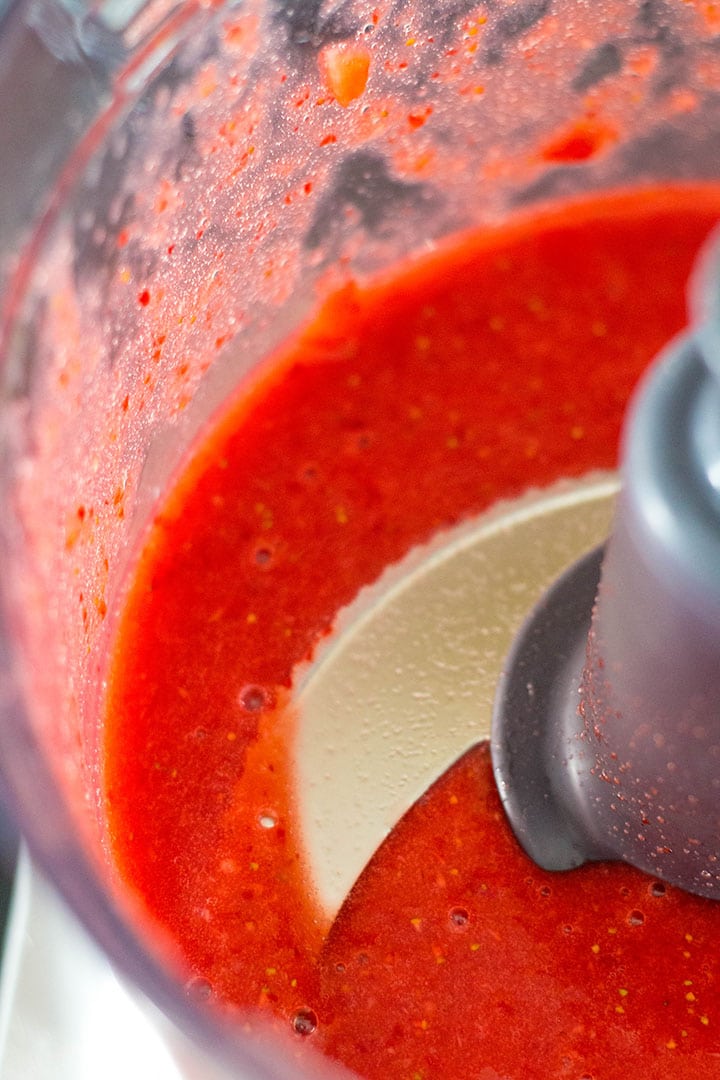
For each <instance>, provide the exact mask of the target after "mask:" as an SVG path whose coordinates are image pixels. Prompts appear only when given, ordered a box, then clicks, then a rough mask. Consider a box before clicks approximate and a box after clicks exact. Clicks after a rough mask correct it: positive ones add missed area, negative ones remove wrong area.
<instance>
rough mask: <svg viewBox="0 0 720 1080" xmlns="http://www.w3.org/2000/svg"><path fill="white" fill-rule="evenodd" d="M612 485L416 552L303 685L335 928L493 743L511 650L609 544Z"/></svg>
mask: <svg viewBox="0 0 720 1080" xmlns="http://www.w3.org/2000/svg"><path fill="white" fill-rule="evenodd" d="M616 492H617V480H616V479H615V477H612V476H608V475H603V476H601V477H598V476H595V477H594V478H591V479H588V480H587V481H583V482H579V483H574V484H568V483H562V484H560V485H556V486H555V487H553V488H552V489H551V490H549V491H545V492H542V493H538V492H535V493H533V494H530V495H527V496H524V497H523V498H521V499H518V500H516V501H514V502H512V503H504V504H502V505H500V506H498V507H496V508H495V509H494V510H493V511H492V512H490V513H488V514H486V515H483V516H482V517H481V518H479V519H477V520H475V521H472V522H469V523H465V524H464V525H462V526H460V527H459V528H457V529H454V530H451V531H449V532H447V533H445V534H443V535H442V536H440V537H438V538H436V540H435V541H433V543H432V544H430V545H428V546H427V547H424V548H419V549H416V550H414V551H413V552H411V553H410V554H409V555H408V557H407V558H406V559H404V560H403V561H402V562H401V563H399V564H398V565H397V566H394V567H391V568H390V569H389V570H388V571H387V572H386V573H385V574H384V575H383V576H382V577H381V579H380V581H379V582H377V583H376V584H375V585H373V586H371V587H370V588H367V589H363V590H362V591H361V593H360V594H359V595H358V597H357V599H356V600H355V601H354V603H353V604H351V605H350V606H349V607H348V608H346V609H345V610H344V611H343V612H341V614H340V616H339V618H338V621H337V624H336V627H335V630H334V633H333V634H332V636H331V637H330V639H329V641H328V643H327V644H326V645H325V646H324V647H323V648H322V649H321V650H320V652H319V653H318V655H317V657H316V658H315V660H314V662H313V663H312V664H311V665H309V666H308V667H307V669H305V670H304V671H303V672H301V673H299V678H298V680H297V682H296V685H297V686H298V692H297V693H298V697H297V703H298V707H299V712H300V720H299V725H298V734H297V746H296V754H295V761H296V775H295V783H296V794H297V801H298V807H299V817H300V824H301V834H302V838H303V841H304V848H305V859H306V864H307V866H306V870H307V874H308V878H309V880H310V881H311V882H313V883H314V885H315V887H316V889H317V893H318V898H319V901H320V903H321V905H322V907H323V908H324V910H325V912H326V914H327V915H328V917H332V916H334V914H335V913H336V912H337V910H338V908H339V907H340V905H341V904H342V902H343V900H344V899H345V897H346V896H347V894H348V892H349V890H350V889H351V887H352V885H353V883H354V882H355V880H356V879H357V877H358V875H359V874H360V872H361V871H362V870H363V868H364V866H365V865H366V863H367V862H368V860H369V859H370V857H371V856H372V854H373V853H374V851H375V850H376V849H377V847H378V846H379V845H380V844H381V843H382V841H383V839H384V838H385V837H386V836H387V834H388V832H389V831H390V830H391V829H392V827H393V826H394V825H395V824H396V822H397V821H398V820H399V819H400V817H401V816H402V815H403V814H404V813H405V811H406V810H408V809H409V807H410V806H411V805H412V804H413V803H414V802H415V800H416V799H417V798H418V797H419V796H420V795H421V794H422V793H423V792H424V791H425V790H427V788H428V787H429V786H430V785H431V784H432V783H433V781H434V780H436V779H437V778H438V777H439V776H440V775H441V774H442V773H443V772H444V771H445V769H447V768H448V766H450V765H451V764H452V763H453V762H454V761H455V760H457V758H458V757H460V756H461V755H462V754H463V753H464V752H465V751H466V750H467V749H469V748H470V747H471V746H472V745H474V744H475V743H477V742H478V741H479V740H481V739H486V738H487V737H488V736H489V733H490V718H491V713H492V703H493V698H494V694H495V687H496V684H497V680H498V677H499V675H500V672H501V670H502V667H503V663H504V660H505V657H506V655H507V652H508V650H509V648H510V644H511V642H512V639H513V637H514V635H515V633H516V632H517V630H518V629H519V627H520V625H521V624H522V622H523V620H524V619H525V617H526V615H527V614H528V613H529V611H530V609H531V608H532V606H533V605H534V604H535V603H536V601H537V600H538V599H539V598H540V596H541V595H542V593H543V592H544V590H545V589H546V588H547V587H548V586H549V585H550V584H551V582H552V581H554V580H555V578H556V577H557V576H558V574H559V573H561V571H562V570H564V569H565V568H566V567H567V566H569V565H570V564H571V563H572V562H573V561H574V560H575V559H577V558H578V557H579V556H580V555H582V554H584V553H585V552H587V551H589V550H590V549H591V548H592V547H594V546H595V545H596V544H598V543H600V542H601V541H602V540H603V539H604V538H605V537H606V536H607V534H608V532H609V528H610V521H611V516H612V506H613V502H614V496H615V494H616Z"/></svg>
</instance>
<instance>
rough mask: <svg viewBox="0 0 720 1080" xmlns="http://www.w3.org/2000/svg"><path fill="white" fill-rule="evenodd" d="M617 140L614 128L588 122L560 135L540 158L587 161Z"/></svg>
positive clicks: (546, 159)
mask: <svg viewBox="0 0 720 1080" xmlns="http://www.w3.org/2000/svg"><path fill="white" fill-rule="evenodd" d="M616 138H617V133H616V132H615V131H614V130H613V129H612V128H609V127H606V126H605V125H602V124H595V123H591V122H587V121H586V122H584V123H580V124H576V125H575V126H574V127H572V128H570V129H569V130H568V131H565V132H562V133H561V134H560V135H558V136H557V138H555V139H553V140H552V141H551V142H550V143H548V145H547V146H546V147H545V149H544V150H543V151H542V153H541V155H540V156H541V157H542V158H543V159H544V160H545V161H558V162H573V161H587V160H588V158H591V157H593V156H594V155H595V154H597V153H598V151H599V150H602V149H603V148H604V147H606V146H607V145H608V144H609V143H612V142H614V141H615V140H616Z"/></svg>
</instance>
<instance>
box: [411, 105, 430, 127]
mask: <svg viewBox="0 0 720 1080" xmlns="http://www.w3.org/2000/svg"><path fill="white" fill-rule="evenodd" d="M431 113H432V107H431V106H430V105H428V107H427V108H426V109H423V110H422V111H421V112H415V113H409V114H408V124H409V125H410V127H411V128H421V127H422V126H423V124H424V123H425V121H426V120H427V119H428V117H429V116H430V115H431Z"/></svg>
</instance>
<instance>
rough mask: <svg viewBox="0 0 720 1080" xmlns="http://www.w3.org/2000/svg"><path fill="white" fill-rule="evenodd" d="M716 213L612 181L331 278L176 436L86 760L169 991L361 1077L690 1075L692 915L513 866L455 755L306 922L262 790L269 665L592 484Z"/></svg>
mask: <svg viewBox="0 0 720 1080" xmlns="http://www.w3.org/2000/svg"><path fill="white" fill-rule="evenodd" d="M718 216H720V192H719V191H718V190H717V189H715V190H712V189H710V188H695V189H692V190H688V189H684V190H683V189H679V190H678V189H676V190H669V191H659V190H653V191H644V192H642V193H641V194H631V193H629V194H624V195H619V196H614V197H608V198H605V199H602V200H598V201H595V202H589V203H587V204H585V205H575V206H572V207H567V208H565V209H563V210H558V211H553V212H548V213H547V214H545V215H544V216H542V215H541V216H537V217H536V218H535V219H534V220H533V219H531V218H527V219H524V220H522V221H519V222H517V223H515V224H511V225H509V226H507V227H505V228H503V229H502V230H499V231H497V232H489V233H485V234H478V235H469V236H465V237H462V238H460V239H459V240H457V242H456V243H454V244H452V245H450V246H448V247H446V248H443V249H442V250H441V251H439V252H437V253H435V254H433V255H431V256H428V257H426V258H423V259H421V260H418V261H417V262H414V263H409V264H408V265H405V266H402V267H399V268H398V269H397V271H396V273H394V274H393V275H392V276H389V277H387V278H386V279H382V280H379V281H377V282H375V283H373V284H371V285H368V286H363V287H359V286H358V287H356V286H354V285H353V286H348V287H347V288H346V289H345V290H343V291H342V292H340V293H338V294H337V295H335V296H334V297H332V298H331V299H330V300H329V301H328V302H327V303H326V304H325V306H324V307H323V308H322V310H321V311H320V312H319V314H318V315H317V317H316V318H315V319H314V321H313V322H312V323H311V324H309V325H308V326H307V327H306V328H305V329H304V330H303V331H302V332H301V333H300V334H299V335H298V336H297V337H296V338H295V339H294V340H292V341H291V342H290V343H289V344H288V345H287V347H286V348H285V349H284V350H283V351H281V352H280V353H279V354H278V355H277V356H275V357H273V358H272V360H271V361H269V362H268V364H267V365H266V367H265V368H264V370H263V371H262V372H261V375H260V376H259V377H258V379H257V380H256V381H255V383H254V384H253V385H252V386H251V387H249V388H246V389H245V390H244V391H243V393H241V394H240V396H239V397H238V398H237V400H236V401H235V402H234V403H233V404H232V405H231V407H230V408H229V409H228V410H227V412H226V413H225V414H224V415H223V417H222V418H221V420H220V421H219V422H218V423H217V424H216V426H214V427H213V429H212V430H211V431H209V432H208V433H207V434H206V435H205V436H204V438H203V439H202V441H201V442H200V443H199V445H198V446H197V448H196V449H195V452H194V453H193V455H192V456H191V458H190V460H189V462H188V464H187V466H186V468H185V469H184V471H183V472H182V474H181V475H180V477H179V479H178V481H177V484H176V486H175V487H174V488H173V490H172V491H171V492H170V493H169V495H168V496H167V499H166V500H165V502H164V503H163V505H162V506H161V508H160V510H159V511H158V513H157V516H156V517H155V519H154V521H153V523H152V526H151V528H150V531H149V533H148V535H147V537H146V540H145V544H144V547H143V550H142V553H141V555H140V557H139V561H138V562H137V565H136V567H135V569H134V571H133V577H132V581H131V582H130V586H129V593H128V596H127V604H126V607H125V611H124V615H123V619H122V622H121V626H120V632H119V636H118V638H117V644H116V650H115V654H114V660H113V666H112V671H111V679H110V690H109V697H108V703H107V724H108V737H107V746H106V795H107V812H108V818H109V824H110V836H111V842H112V847H113V850H114V855H115V858H116V860H117V864H118V867H119V869H120V872H121V874H122V876H123V877H124V878H125V879H126V880H127V881H128V882H130V883H131V885H132V886H134V888H135V889H137V890H138V891H139V893H140V894H141V895H142V896H143V897H144V899H145V902H146V904H147V906H148V908H149V910H150V912H151V913H152V914H153V915H154V916H155V917H156V918H157V919H158V920H159V921H160V923H162V924H164V925H166V926H167V927H168V928H169V929H170V930H171V932H172V934H173V935H174V936H175V937H176V939H177V940H178V941H179V943H180V945H181V948H182V951H183V954H184V956H185V957H186V960H187V964H188V966H189V968H190V970H191V971H192V972H193V973H194V976H195V979H196V981H195V983H194V984H192V983H191V986H192V985H194V986H195V988H196V990H197V991H198V993H200V994H202V992H203V990H204V991H205V992H207V993H211V994H212V995H213V996H214V997H216V998H217V999H218V1000H221V1001H225V1002H228V1003H233V1004H237V1005H240V1006H245V1007H247V1006H252V1007H256V1006H260V1007H263V1008H265V1009H266V1010H267V1011H268V1013H269V1014H272V1015H273V1016H274V1017H275V1018H276V1021H277V1023H281V1024H286V1025H287V1026H288V1028H290V1027H291V1026H292V1027H294V1029H295V1031H296V1033H297V1038H298V1044H299V1045H300V1044H301V1043H302V1037H303V1036H306V1037H307V1042H306V1043H305V1044H303V1045H316V1046H319V1047H322V1048H323V1049H324V1051H325V1052H326V1053H327V1054H328V1055H331V1056H333V1057H336V1058H338V1059H340V1060H342V1061H343V1062H345V1063H346V1064H347V1065H349V1066H351V1067H352V1068H354V1069H356V1070H357V1071H358V1073H360V1074H361V1075H362V1076H363V1077H368V1078H369V1077H377V1078H383V1080H387V1078H394V1077H398V1078H403V1080H420V1078H423V1080H427V1078H429V1077H434V1078H438V1077H440V1078H443V1080H454V1078H457V1080H466V1078H468V1077H473V1078H478V1080H493V1078H497V1077H502V1078H508V1077H510V1078H513V1080H531V1078H533V1077H537V1078H544V1080H548V1078H555V1077H565V1076H567V1077H571V1078H573V1080H581V1078H585V1080H587V1078H588V1077H593V1078H595V1080H599V1078H615V1077H618V1076H620V1075H625V1076H629V1077H652V1078H653V1080H660V1078H662V1077H672V1078H673V1080H679V1078H684V1077H687V1078H688V1080H690V1078H692V1080H697V1077H699V1076H701V1075H711V1076H720V984H719V983H718V974H719V973H720V967H719V965H718V961H717V942H718V940H720V904H716V903H713V902H712V901H703V900H700V899H697V898H695V897H691V896H684V895H681V894H680V893H678V892H677V891H676V890H674V889H672V888H670V887H667V888H665V887H663V886H662V885H660V884H659V883H657V882H653V881H652V880H650V879H648V878H646V877H644V876H643V875H642V874H640V873H638V872H635V871H634V870H632V869H630V868H627V867H624V866H618V865H613V866H605V865H604V866H600V865H596V866H590V867H586V868H583V869H581V870H579V871H576V872H574V873H570V874H564V875H551V874H547V873H543V872H541V871H540V870H538V869H536V868H535V867H534V866H533V865H532V864H530V863H529V862H528V860H527V859H526V858H525V857H524V856H523V855H522V854H521V852H520V851H519V850H518V847H517V845H516V843H515V841H514V839H513V837H512V836H511V835H510V833H509V830H508V828H507V825H506V823H505V821H504V818H503V815H502V813H501V810H500V807H499V803H498V798H497V795H496V793H495V790H494V786H493V782H492V777H491V773H490V767H489V761H488V752H487V748H486V747H485V746H479V747H477V748H476V749H474V750H472V751H470V752H469V753H468V754H467V755H466V756H465V757H464V758H463V759H462V760H461V761H460V762H458V763H457V765H456V766H455V767H454V768H453V769H451V770H450V771H449V772H448V773H447V774H446V775H445V776H443V777H442V778H441V779H440V780H439V781H438V782H437V784H436V785H435V786H434V787H433V788H432V789H431V790H430V791H428V792H427V793H426V795H425V796H424V797H423V798H422V799H421V800H420V802H419V803H418V804H417V805H416V806H415V807H414V808H413V809H412V810H411V811H410V812H409V813H408V814H407V815H406V817H405V818H404V819H403V820H402V821H401V822H400V824H399V825H398V826H397V828H396V829H395V831H394V833H393V834H392V835H391V837H390V838H389V839H388V841H387V842H386V843H385V844H384V845H383V846H382V848H381V849H380V850H379V851H378V852H377V854H376V856H375V858H374V859H373V861H372V863H371V865H370V866H369V867H368V868H367V870H366V871H365V873H364V874H363V876H362V878H361V879H360V881H359V882H358V884H357V885H356V887H355V889H354V890H353V892H352V894H351V896H350V897H349V899H348V900H347V902H346V904H345V906H344V908H343V910H342V911H341V913H340V915H339V917H338V918H337V920H336V921H335V923H334V925H333V926H332V927H328V926H327V925H326V924H325V920H324V919H323V917H322V915H321V914H320V912H319V911H318V910H316V908H315V905H314V901H313V897H312V894H311V890H310V889H309V888H308V887H307V884H306V883H305V882H303V880H302V876H301V872H300V862H299V858H298V846H299V845H298V843H297V825H296V821H295V819H294V816H293V814H294V807H293V803H292V797H291V792H290V784H289V776H290V756H291V753H292V738H291V736H292V731H293V723H294V717H293V711H292V708H290V701H291V694H290V691H291V687H292V677H293V668H294V666H295V665H296V664H298V662H299V661H302V660H304V659H306V658H307V657H308V656H310V655H311V654H312V652H313V649H314V648H315V646H316V644H317V642H318V640H319V639H320V638H321V637H322V636H323V635H325V634H327V633H328V632H329V631H330V629H331V628H332V625H333V619H334V617H335V614H336V612H337V611H338V609H339V608H340V607H341V606H342V605H344V604H346V603H348V602H349V601H350V600H352V599H353V597H354V596H355V594H356V593H357V591H358V589H359V588H360V586H362V585H363V584H365V583H367V582H371V581H372V580H373V579H375V578H377V576H378V575H379V574H380V572H381V571H382V570H383V568H384V567H386V566H387V565H388V564H389V563H392V562H394V561H396V560H398V559H399V558H400V557H401V556H402V555H403V554H404V553H405V552H407V551H408V549H409V548H410V547H411V546H413V545H415V544H418V543H420V542H422V541H425V540H427V539H428V538H429V537H431V536H432V535H433V533H434V532H435V531H436V530H437V529H439V528H441V527H445V526H448V525H451V524H453V523H455V522H457V521H459V520H460V519H462V518H465V517H467V516H469V515H472V514H478V513H480V512H481V511H483V510H485V509H486V508H487V507H489V506H490V505H491V504H492V503H493V502H494V501H495V500H496V499H498V498H500V497H508V496H513V495H516V494H519V493H521V492H523V491H525V490H526V489H527V488H528V487H530V486H534V485H547V484H550V483H552V481H554V480H555V479H556V478H558V477H563V476H564V477H568V476H580V475H582V474H584V473H586V472H587V471H588V470H592V469H596V468H611V467H613V466H614V464H615V461H616V446H617V441H618V432H619V427H620V422H621V417H622V414H623V410H624V407H625V403H626V400H627V397H628V393H629V391H630V389H631V387H632V386H633V384H634V383H635V381H636V379H637V377H638V373H639V372H640V371H641V369H642V368H643V367H644V366H645V364H646V363H647V362H648V360H649V359H650V358H651V357H652V356H653V355H654V354H655V353H656V352H657V351H658V349H659V348H660V347H661V346H663V345H664V344H665V343H666V342H667V340H668V339H669V338H670V337H671V335H672V334H674V333H675V332H676V331H677V330H678V329H679V328H681V327H682V325H683V324H684V322H685V283H686V279H687V276H688V272H689V270H690V268H691V263H692V260H693V257H694V255H695V253H696V250H697V248H698V245H699V244H700V243H701V241H702V240H703V238H704V237H705V235H706V234H707V232H708V231H709V229H710V228H711V226H712V225H713V223H714V221H715V220H716V218H717V217H718ZM263 817H264V818H265V820H264V823H263V822H262V821H261V819H262V818H263ZM273 821H274V822H275V826H274V827H267V826H268V825H269V824H270V825H271V824H272V822H273Z"/></svg>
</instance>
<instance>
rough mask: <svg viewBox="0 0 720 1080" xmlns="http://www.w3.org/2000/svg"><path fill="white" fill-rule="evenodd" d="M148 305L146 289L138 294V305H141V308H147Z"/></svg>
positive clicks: (148, 295) (148, 294)
mask: <svg viewBox="0 0 720 1080" xmlns="http://www.w3.org/2000/svg"><path fill="white" fill-rule="evenodd" d="M149 303H150V293H149V292H148V291H147V289H143V291H142V292H141V293H138V304H142V306H143V307H147V306H148V304H149Z"/></svg>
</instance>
